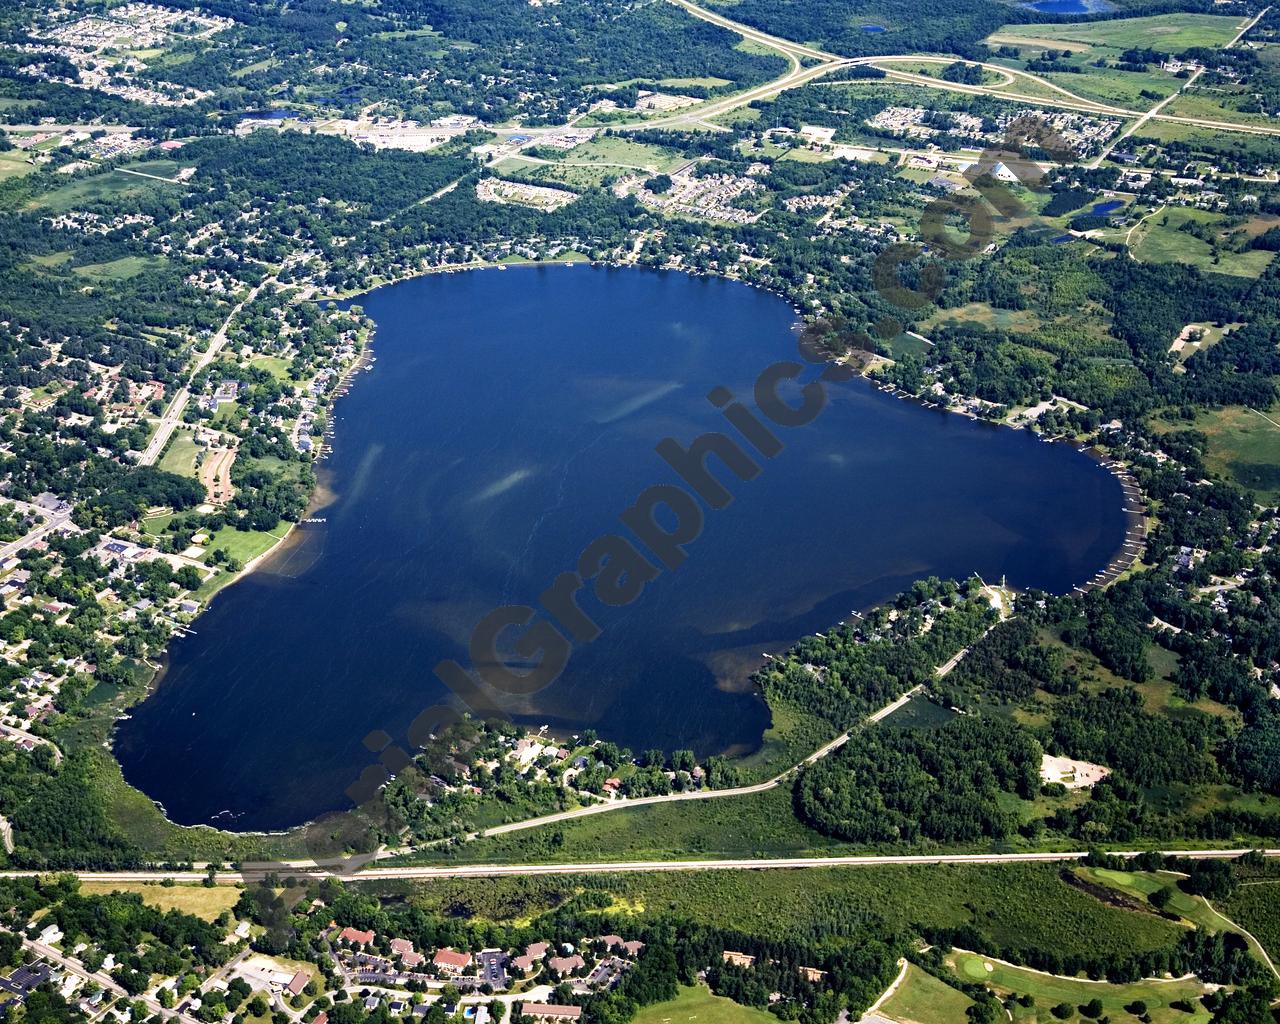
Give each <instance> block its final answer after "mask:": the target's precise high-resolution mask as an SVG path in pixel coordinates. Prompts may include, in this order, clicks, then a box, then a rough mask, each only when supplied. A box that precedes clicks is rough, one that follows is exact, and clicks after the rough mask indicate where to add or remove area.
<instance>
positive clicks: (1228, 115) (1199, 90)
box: [1162, 85, 1275, 126]
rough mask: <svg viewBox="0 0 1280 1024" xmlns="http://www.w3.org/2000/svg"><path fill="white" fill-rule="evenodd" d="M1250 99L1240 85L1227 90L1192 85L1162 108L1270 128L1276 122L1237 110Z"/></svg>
mask: <svg viewBox="0 0 1280 1024" xmlns="http://www.w3.org/2000/svg"><path fill="white" fill-rule="evenodd" d="M1252 99H1253V93H1252V92H1251V91H1250V90H1248V89H1247V88H1245V87H1243V86H1232V87H1230V88H1228V87H1224V86H1199V85H1193V86H1191V87H1190V88H1188V89H1186V90H1184V91H1183V93H1182V95H1181V96H1179V97H1178V98H1177V99H1175V100H1174V101H1173V102H1172V103H1170V104H1169V105H1168V106H1167V107H1165V108H1164V110H1163V111H1162V113H1165V114H1172V115H1175V116H1177V117H1197V118H1203V119H1204V120H1206V121H1226V122H1228V123H1232V124H1245V125H1266V126H1271V125H1273V124H1274V123H1275V122H1274V121H1273V120H1272V118H1271V117H1269V116H1268V115H1267V114H1265V113H1262V112H1256V113H1255V112H1250V111H1245V110H1241V109H1240V107H1241V105H1242V104H1244V103H1246V102H1248V101H1250V100H1252Z"/></svg>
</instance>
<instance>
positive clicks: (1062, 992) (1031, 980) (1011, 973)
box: [947, 950, 1209, 1024]
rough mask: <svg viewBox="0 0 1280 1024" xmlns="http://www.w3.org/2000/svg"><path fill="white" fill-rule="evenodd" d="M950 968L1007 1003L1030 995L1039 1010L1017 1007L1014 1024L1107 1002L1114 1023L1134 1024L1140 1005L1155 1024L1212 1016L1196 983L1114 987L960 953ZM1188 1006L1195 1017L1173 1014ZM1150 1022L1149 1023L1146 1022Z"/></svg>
mask: <svg viewBox="0 0 1280 1024" xmlns="http://www.w3.org/2000/svg"><path fill="white" fill-rule="evenodd" d="M947 962H948V965H949V966H950V967H951V968H952V970H954V971H955V972H956V974H957V975H958V976H959V977H961V978H964V979H965V980H966V981H977V982H981V983H982V984H984V985H987V986H988V987H990V988H992V989H994V990H995V992H996V994H997V995H999V996H1001V997H1003V996H1006V995H1009V994H1017V995H1030V996H1032V997H1034V999H1035V1005H1033V1006H1029V1007H1028V1006H1015V1007H1014V1009H1013V1011H1012V1013H1013V1021H1014V1024H1057V1021H1058V1018H1056V1017H1055V1016H1054V1015H1053V1014H1052V1013H1050V1010H1051V1008H1052V1007H1054V1006H1057V1005H1058V1004H1059V1003H1069V1004H1071V1005H1072V1006H1076V1007H1079V1006H1082V1005H1083V1004H1085V1003H1087V1002H1089V1001H1090V1000H1092V999H1098V1000H1101V1002H1102V1006H1103V1012H1104V1013H1105V1014H1106V1015H1107V1016H1108V1017H1110V1018H1111V1020H1112V1021H1121V1020H1133V1019H1134V1017H1135V1015H1134V1014H1131V1013H1129V1012H1127V1011H1126V1010H1125V1007H1126V1006H1130V1005H1132V1004H1133V1003H1134V1002H1135V1001H1136V1002H1142V1003H1145V1004H1146V1007H1147V1010H1146V1012H1147V1013H1148V1014H1150V1019H1151V1022H1152V1024H1168V1022H1171V1021H1175V1020H1176V1021H1179V1022H1185V1024H1202V1022H1204V1021H1208V1020H1209V1012H1208V1011H1207V1010H1205V1009H1204V1008H1203V1007H1200V1006H1199V1004H1198V1003H1197V1000H1198V999H1199V997H1200V996H1202V995H1203V994H1204V991H1205V989H1204V985H1203V984H1202V983H1201V982H1199V981H1196V980H1188V981H1169V982H1162V981H1144V982H1137V983H1136V984H1132V985H1108V984H1099V983H1096V982H1089V981H1077V980H1075V979H1074V978H1060V977H1055V976H1052V975H1048V974H1041V973H1039V972H1036V971H1029V970H1024V969H1022V968H1020V967H1013V966H1010V965H1009V964H1004V963H1001V962H1000V961H999V960H992V959H989V958H987V957H981V956H977V955H976V954H973V953H966V952H962V951H960V950H956V951H955V952H954V953H952V954H951V956H949V957H948V958H947ZM1180 999H1181V1000H1186V1001H1188V1002H1191V1003H1192V1004H1193V1005H1195V1006H1196V1010H1195V1012H1194V1013H1190V1014H1188V1013H1185V1012H1183V1011H1181V1010H1175V1009H1172V1008H1170V1006H1169V1004H1170V1003H1171V1002H1174V1001H1175V1000H1180ZM1144 1019H1145V1018H1144Z"/></svg>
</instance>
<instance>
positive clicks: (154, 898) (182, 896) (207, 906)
mask: <svg viewBox="0 0 1280 1024" xmlns="http://www.w3.org/2000/svg"><path fill="white" fill-rule="evenodd" d="M80 891H81V892H83V893H89V894H100V893H108V892H136V893H140V894H141V895H142V902H143V903H145V904H147V906H150V907H155V908H156V909H157V910H180V911H182V912H183V913H184V914H191V915H192V916H194V917H198V918H201V919H202V920H205V921H213V920H215V919H217V917H218V916H219V915H221V914H222V913H223V912H224V911H228V910H230V909H231V908H232V907H234V906H235V905H236V900H238V899H239V898H240V890H239V889H236V888H233V887H231V886H226V885H221V886H216V887H214V888H209V887H206V886H203V885H172V886H164V885H158V884H149V883H146V882H81V883H80Z"/></svg>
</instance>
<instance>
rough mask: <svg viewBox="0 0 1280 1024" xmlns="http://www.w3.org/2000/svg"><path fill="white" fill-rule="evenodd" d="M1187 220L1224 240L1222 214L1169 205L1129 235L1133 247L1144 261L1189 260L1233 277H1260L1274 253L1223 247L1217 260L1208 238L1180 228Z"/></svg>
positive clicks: (1175, 261)
mask: <svg viewBox="0 0 1280 1024" xmlns="http://www.w3.org/2000/svg"><path fill="white" fill-rule="evenodd" d="M1188 223H1196V224H1202V225H1205V226H1206V227H1208V228H1210V230H1213V231H1214V232H1215V236H1216V237H1218V238H1219V239H1220V240H1225V237H1226V231H1225V230H1223V229H1220V225H1221V224H1222V217H1221V216H1220V215H1218V214H1214V213H1210V212H1209V211H1208V210H1197V209H1194V208H1191V207H1184V206H1177V207H1168V208H1167V209H1165V210H1164V212H1163V213H1156V214H1155V215H1153V216H1151V217H1148V218H1147V219H1146V220H1145V221H1144V222H1143V223H1142V225H1141V226H1140V227H1139V228H1138V229H1137V230H1136V231H1134V233H1133V235H1132V236H1131V238H1130V251H1131V252H1132V253H1133V255H1134V257H1135V258H1137V259H1139V260H1142V261H1143V262H1144V263H1189V264H1191V265H1192V266H1196V267H1199V268H1200V269H1201V270H1203V271H1206V272H1208V273H1213V274H1230V275H1231V276H1233V277H1258V276H1259V275H1260V274H1261V273H1262V272H1263V271H1264V270H1266V269H1267V265H1268V264H1269V263H1270V262H1271V259H1272V257H1273V256H1274V255H1275V254H1274V253H1271V252H1267V251H1265V250H1263V249H1249V250H1246V251H1244V252H1239V253H1236V252H1228V251H1226V250H1225V249H1224V250H1221V251H1220V253H1219V255H1218V257H1217V259H1216V261H1215V257H1214V252H1213V246H1212V245H1211V244H1210V243H1209V242H1206V241H1205V240H1204V239H1202V238H1197V237H1196V236H1195V235H1193V234H1190V233H1189V232H1187V231H1183V230H1180V229H1181V227H1182V225H1184V224H1188ZM1171 340H1172V339H1171Z"/></svg>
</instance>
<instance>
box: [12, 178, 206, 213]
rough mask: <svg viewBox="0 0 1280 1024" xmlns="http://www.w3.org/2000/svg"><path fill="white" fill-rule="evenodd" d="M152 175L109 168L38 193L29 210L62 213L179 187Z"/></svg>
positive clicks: (30, 203)
mask: <svg viewBox="0 0 1280 1024" xmlns="http://www.w3.org/2000/svg"><path fill="white" fill-rule="evenodd" d="M180 187H181V186H178V185H170V184H168V183H166V182H163V181H157V180H156V179H155V178H140V177H138V176H137V175H136V174H122V173H120V172H119V171H108V172H107V173H105V174H94V175H91V176H89V177H87V178H80V179H77V180H76V181H72V182H69V183H67V184H66V185H63V186H61V187H60V188H56V189H54V190H53V191H52V192H47V193H45V194H44V195H41V196H37V197H36V198H35V199H32V200H31V202H29V203H28V204H27V208H28V209H42V210H49V211H51V212H53V213H65V212H66V211H68V210H73V209H76V208H78V207H83V206H84V205H85V204H87V203H92V202H95V201H98V200H105V199H122V198H127V197H131V196H141V195H146V194H147V193H149V192H154V191H155V190H157V189H173V188H180Z"/></svg>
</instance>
